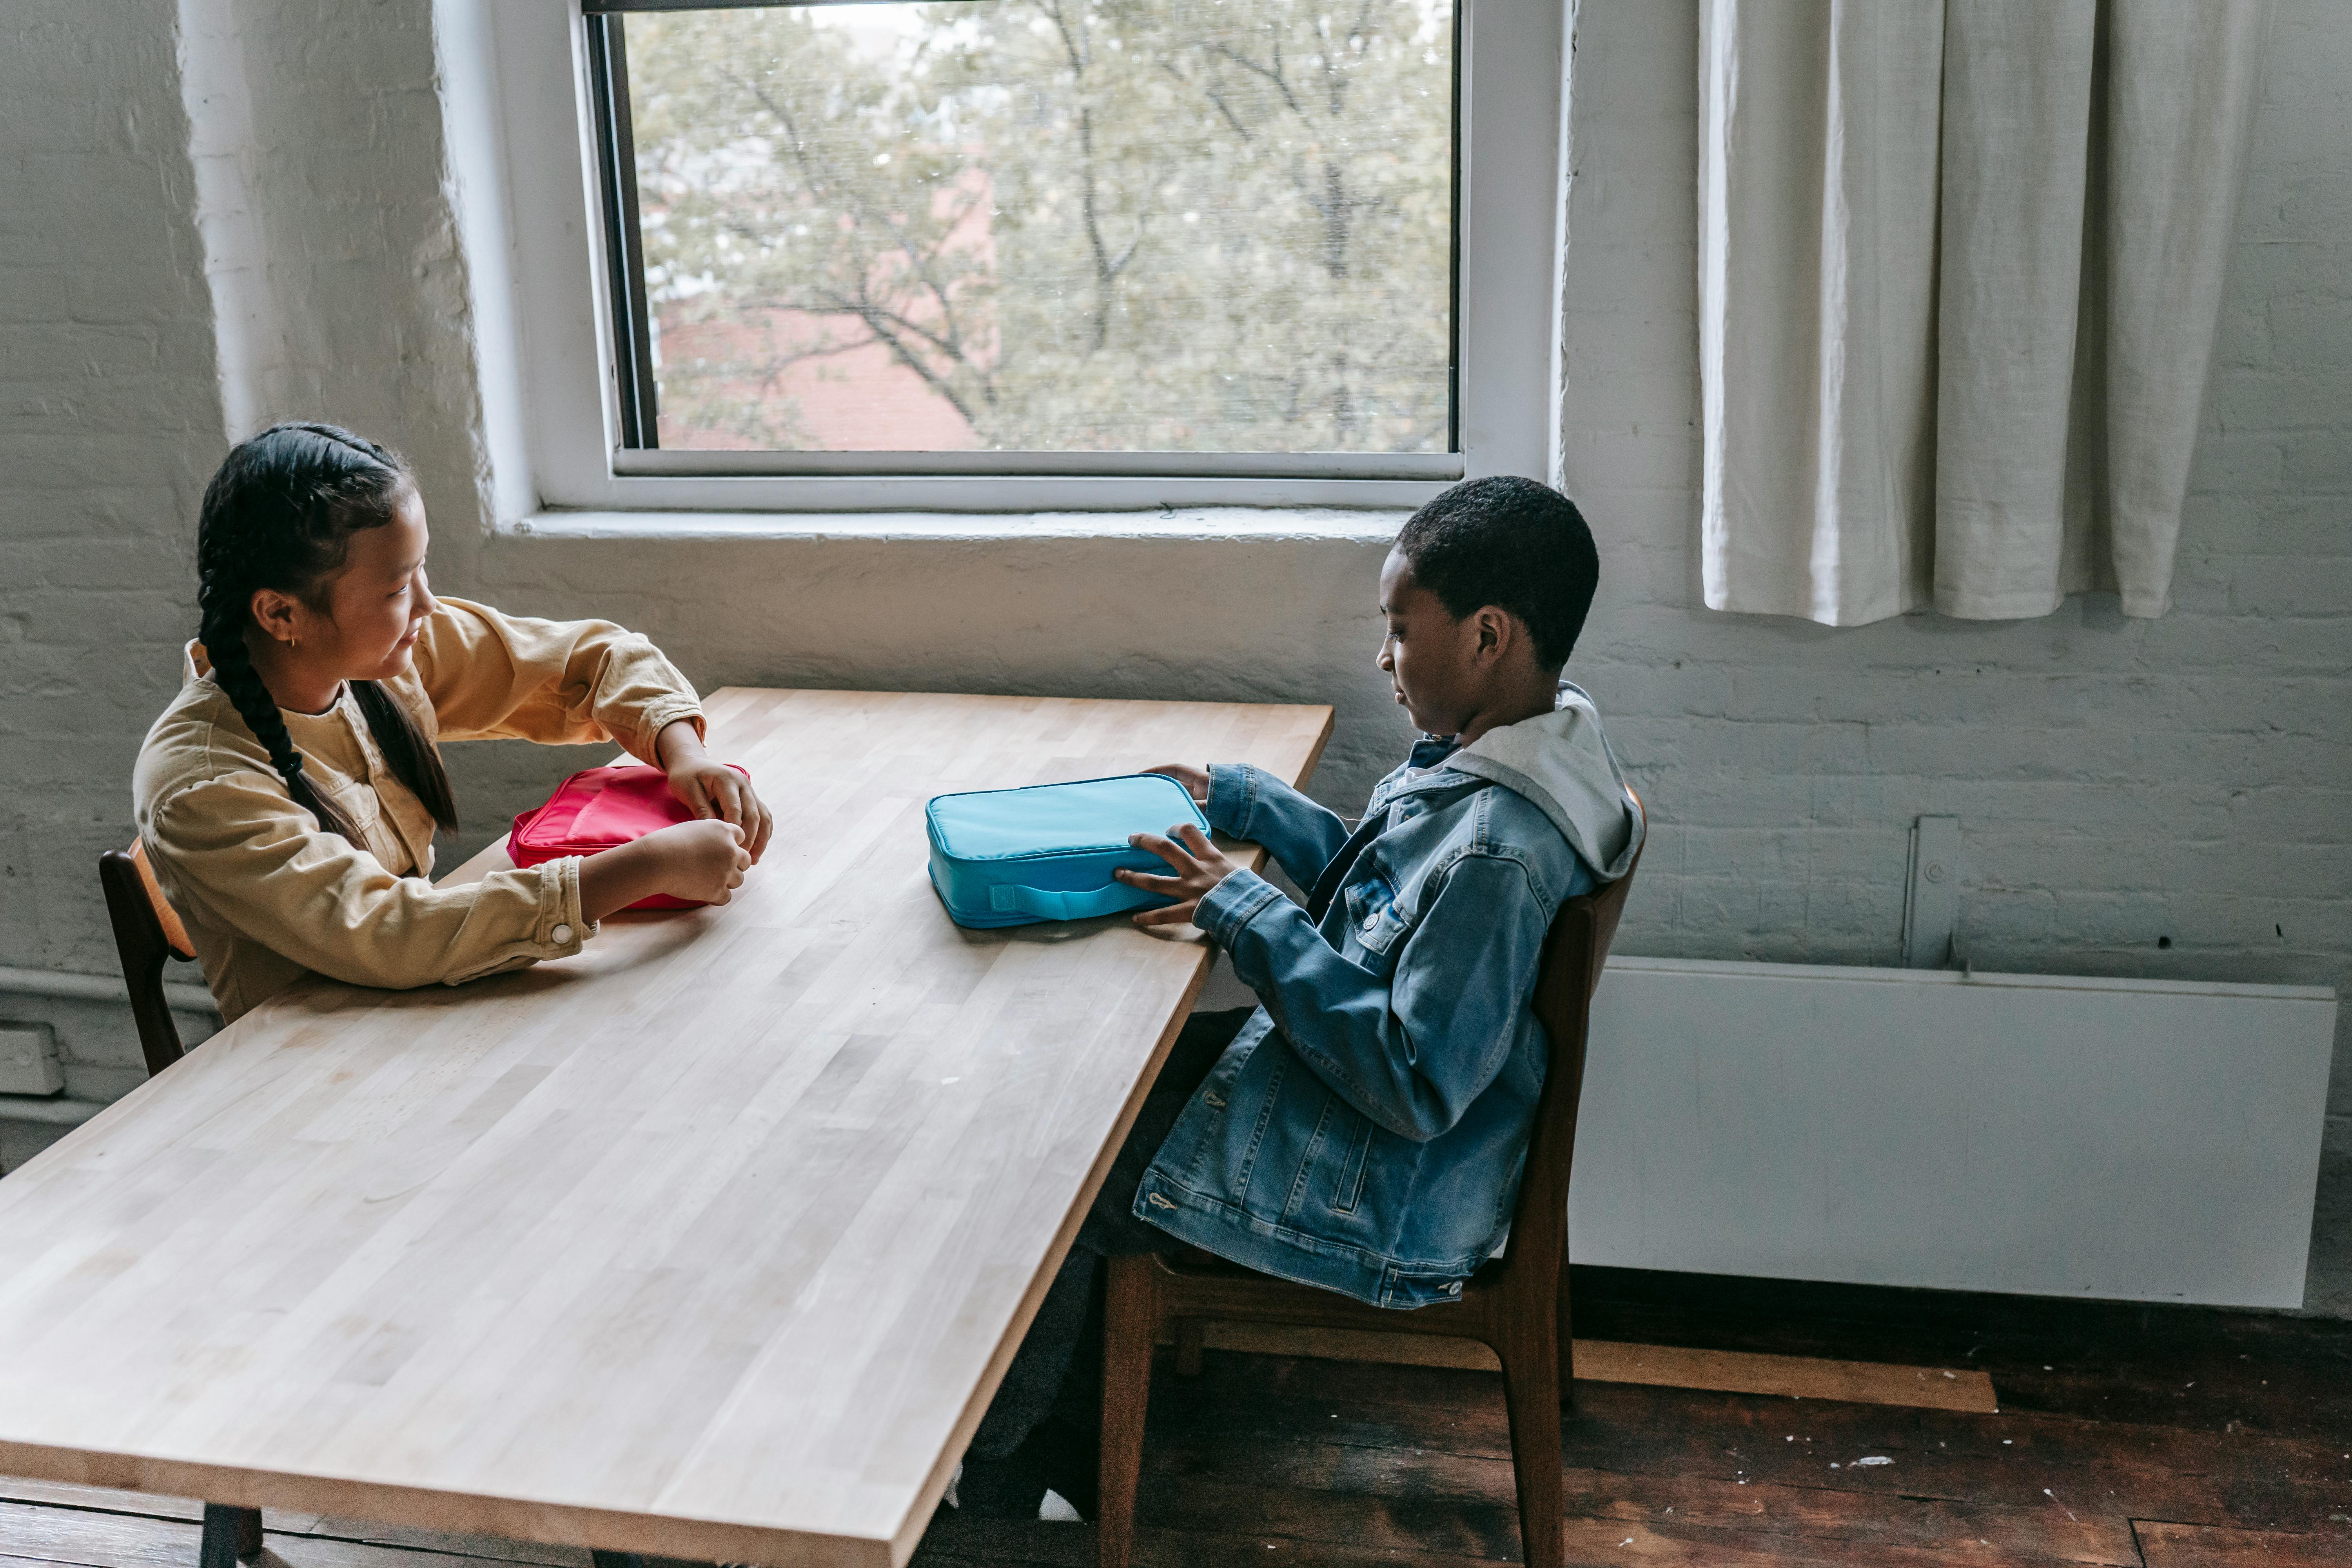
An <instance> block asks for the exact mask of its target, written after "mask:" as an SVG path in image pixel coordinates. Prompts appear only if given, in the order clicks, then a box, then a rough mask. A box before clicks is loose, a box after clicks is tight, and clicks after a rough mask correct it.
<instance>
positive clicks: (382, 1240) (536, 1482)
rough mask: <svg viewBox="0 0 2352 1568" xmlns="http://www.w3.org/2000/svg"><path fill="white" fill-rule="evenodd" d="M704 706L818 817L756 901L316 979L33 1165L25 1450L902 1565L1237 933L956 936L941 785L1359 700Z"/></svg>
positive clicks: (1121, 930)
mask: <svg viewBox="0 0 2352 1568" xmlns="http://www.w3.org/2000/svg"><path fill="white" fill-rule="evenodd" d="M708 706H709V716H710V721H711V741H712V750H713V751H714V752H715V753H716V754H718V755H719V756H720V757H722V758H727V759H730V760H735V761H740V762H742V763H744V764H745V765H746V766H748V767H749V768H750V769H751V773H752V774H753V776H754V777H755V778H756V779H758V781H759V783H760V785H761V792H762V794H763V795H764V796H765V797H766V798H767V799H768V800H769V802H770V803H771V804H772V805H773V806H774V807H775V809H776V817H777V831H776V841H775V844H774V846H773V847H772V848H771V849H770V851H769V852H768V857H767V860H766V863H765V864H763V865H762V866H761V867H759V868H757V869H755V870H754V871H753V872H752V874H751V878H750V879H749V880H748V881H747V882H746V883H745V885H744V887H743V888H742V889H741V890H740V892H739V894H738V895H737V897H736V900H735V901H734V902H733V903H731V904H730V905H729V906H727V907H725V908H722V909H711V910H694V911H690V912H685V913H679V914H668V915H630V916H622V917H616V918H615V919H614V920H612V921H607V922H606V923H605V927H604V933H603V934H602V935H601V936H600V937H598V938H597V939H596V940H595V941H593V942H591V943H590V944H589V946H588V948H587V950H586V951H585V952H583V953H581V954H580V955H578V956H577V957H574V958H570V959H565V960H562V961H560V962H555V963H543V964H541V965H539V966H538V967H536V968H533V969H530V970H526V971H523V972H520V973H512V974H506V975H500V976H498V977H495V978H493V979H489V980H486V981H481V982H478V983H476V984H470V985H467V986H463V987H458V988H454V989H452V988H445V987H433V988H430V989H426V990H420V991H409V992H385V991H373V990H364V989H361V988H357V987H352V986H347V985H341V984H331V983H328V982H325V981H312V982H308V983H305V984H301V985H299V986H297V987H295V988H294V989H293V990H292V991H290V992H289V993H287V994H283V995H282V996H280V997H278V998H275V999H273V1000H272V1001H271V1002H270V1003H268V1005H264V1006H263V1007H261V1008H259V1009H257V1010H256V1011H255V1012H254V1013H252V1014H251V1015H249V1016H247V1017H245V1018H243V1019H241V1020H239V1021H238V1022H237V1023H236V1025H234V1026H231V1027H230V1028H228V1029H226V1030H225V1031H223V1032H222V1033H221V1034H219V1035H217V1036H215V1037H214V1038H212V1039H211V1040H209V1041H207V1042H205V1045H203V1046H202V1047H199V1048H197V1049H196V1050H195V1051H194V1053H193V1054H192V1055H191V1056H190V1057H189V1058H187V1059H186V1060H185V1061H184V1062H182V1063H181V1064H180V1065H178V1066H176V1067H174V1068H171V1069H170V1071H168V1072H167V1073H165V1074H164V1075H163V1077H162V1078H160V1079H156V1080H155V1081H153V1082H152V1083H150V1084H148V1085H146V1086H145V1087H143V1088H142V1089H139V1090H138V1091H137V1092H135V1093H133V1094H131V1096H129V1097H128V1098H126V1099H125V1100H121V1102H119V1103H118V1104H116V1105H114V1106H113V1107H111V1108H110V1109H109V1110H107V1111H106V1112H105V1113H104V1114H103V1115H101V1116H100V1117H98V1118H96V1119H95V1120H93V1121H90V1122H89V1123H88V1124H87V1125H85V1126H83V1127H82V1128H80V1129H79V1130H78V1131H75V1132H74V1133H73V1134H72V1135H71V1136H69V1137H68V1138H67V1139H65V1140H64V1141H63V1142H59V1143H58V1144H57V1145H55V1146H54V1147H52V1148H51V1149H49V1150H48V1151H47V1152H44V1153H43V1154H41V1155H40V1156H39V1157H38V1158H37V1159H35V1160H33V1161H31V1162H30V1163H27V1164H26V1166H25V1167H24V1168H23V1169H22V1170H20V1171H17V1172H16V1173H12V1174H11V1175H10V1176H9V1177H8V1178H7V1180H6V1181H5V1182H0V1473H7V1474H15V1475H22V1476H28V1477H39V1478H44V1479H53V1480H64V1481H82V1482H89V1483H94V1484H98V1485H102V1486H113V1487H125V1488H132V1489H140V1490H144V1491H152V1492H162V1493H168V1494H173V1495H177V1496H183V1497H202V1498H205V1499H206V1500H211V1501H215V1502H220V1503H229V1504H238V1505H245V1506H262V1505H267V1506H270V1507H278V1508H287V1509H305V1510H319V1511H322V1512H330V1513H336V1514H341V1515H347V1516H357V1517H361V1518H367V1519H375V1520H383V1521H392V1522H396V1523H406V1524H416V1525H425V1526H431V1527H434V1528H437V1529H443V1530H449V1531H480V1532H484V1533H488V1534H493V1535H505V1536H512V1537H520V1538H524V1539H529V1540H536V1541H545V1542H568V1543H572V1544H581V1545H593V1546H601V1547H608V1548H620V1549H631V1550H637V1551H646V1552H663V1553H667V1554H669V1555H673V1556H681V1557H699V1558H712V1559H728V1560H740V1561H749V1562H754V1563H776V1564H782V1563H795V1564H796V1563H856V1564H883V1563H890V1564H897V1563H904V1562H905V1561H906V1559H907V1557H908V1554H909V1553H910V1552H912V1551H913V1550H914V1546H915V1543H916V1542H917V1540H918V1539H919V1537H920V1535H921V1533H922V1531H923V1529H924V1526H925V1525H926V1524H927V1523H928V1522H929V1519H930V1515H931V1511H932V1510H933V1509H934V1508H935V1507H936V1506H937V1505H938V1503H939V1500H940V1494H941V1493H942V1491H943V1490H944V1489H945V1488H946V1486H947V1482H948V1479H949V1477H950V1474H951V1473H952V1472H953V1469H954V1467H955V1464H956V1462H957V1460H958V1458H960V1457H961V1454H962V1452H963V1448H964V1446H965V1444H966V1443H967V1442H968V1441H969V1439H970V1437H971V1431H972V1428H973V1426H975V1425H976V1424H977V1423H978V1421H979V1419H980V1416H981V1413H982V1410H983V1409H985V1408H986V1406H987V1404H988V1401H989V1398H990V1396H991V1395H992V1394H993V1392H994V1391H995V1388H996V1385H997V1382H998V1379H999V1378H1000V1377H1001V1376H1002V1374H1003V1370H1004V1366H1005V1363H1007V1361H1008V1360H1009V1359H1010V1358H1011V1356H1012V1354H1013V1350H1014V1348H1015V1347H1016V1346H1017V1345H1018V1344H1019V1342H1020V1339H1021V1335H1022V1332H1023V1331H1024V1329H1025V1328H1026V1327H1027V1325H1028V1322H1029V1319H1030V1316H1031V1313H1032V1312H1033V1311H1034V1308H1035V1305H1036V1302H1037V1300H1038V1298H1039V1297H1040V1296H1041V1295H1042V1293H1043V1292H1044V1289H1045V1285H1046V1282H1047V1281H1048V1280H1049V1279H1051V1278H1052V1275H1053V1272H1054V1269H1055V1267H1056V1266H1057V1265H1058V1264H1059V1262H1060V1260H1061V1258H1062V1256H1063V1253H1064V1252H1065V1250H1066V1247H1068V1245H1069V1241H1070V1238H1071V1237H1072V1236H1073V1235H1074V1234H1075V1232H1076V1226H1077V1223H1078V1220H1079V1217H1080V1216H1081V1215H1082V1214H1083V1212H1084V1210H1085V1206H1086V1205H1087V1201H1088V1200H1089V1198H1090V1197H1091V1196H1092V1194H1093V1193H1094V1192H1095V1190H1096V1188H1097V1185H1098V1184H1099V1183H1100V1181H1101V1179H1102V1175H1103V1173H1104V1171H1105V1170H1106V1169H1107V1168H1108V1164H1109V1162H1110V1157H1111V1154H1112V1152H1114V1151H1115V1150H1116V1149H1117V1147H1118V1142H1119V1139H1120V1136H1121V1134H1122V1133H1123V1131H1125V1129H1126V1127H1127V1125H1128V1123H1129V1120H1130V1119H1131V1118H1132V1116H1133V1114H1134V1112H1135V1110H1136V1108H1137V1106H1138V1104H1139V1101H1140V1100H1141V1098H1142V1095H1143V1092H1144V1090H1145V1089H1147V1088H1148V1087H1149V1086H1150V1081H1151V1079H1152V1077H1153V1075H1154V1074H1155V1073H1156V1072H1157V1070H1158V1068H1159V1064H1160V1060H1161V1058H1162V1056H1163V1054H1164V1052H1165V1051H1166V1049H1167V1047H1168V1045H1169V1043H1170V1041H1171V1039H1172V1038H1173V1037H1174V1035H1175V1031H1176V1028H1177V1026H1178V1025H1179V1023H1180V1022H1181V1020H1182V1018H1183V1016H1184V1015H1185V1013H1186V1010H1187V1009H1188V1007H1189V1005H1190V1004H1191V1002H1192V997H1193V996H1194V994H1196V993H1197V992H1198V990H1199V988H1200V984H1201V982H1202V979H1203V978H1204V977H1205V975H1206V973H1207V970H1208V966H1209V958H1210V954H1209V952H1208V949H1207V948H1206V947H1205V945H1204V944H1203V943H1202V940H1201V939H1200V938H1199V936H1198V935H1197V934H1195V933H1193V932H1192V930H1191V928H1189V927H1178V928H1175V930H1176V931H1180V932H1181V933H1182V934H1181V935H1180V936H1172V937H1171V936H1169V935H1164V934H1146V933H1144V932H1141V931H1137V930H1135V929H1134V928H1133V927H1131V926H1130V925H1129V924H1128V923H1127V921H1125V920H1124V919H1123V918H1117V917H1114V918H1111V919H1108V920H1101V921H1086V922H1083V923H1078V924H1074V925H1066V926H1064V925H1040V926H1027V927H1017V928H1013V929H1011V930H1005V931H962V930H960V929H959V928H957V927H956V926H954V925H953V924H951V923H950V921H949V920H948V918H947V916H946V914H945V912H944V911H943V910H941V909H940V905H939V903H938V900H936V899H935V898H934V897H933V896H932V893H931V889H930V887H929V882H928V881H927V879H925V876H924V859H925V842H924V836H923V826H922V809H923V804H924V802H925V800H926V799H928V798H929V796H931V795H937V794H940V793H942V792H946V791H951V790H967V789H982V788H991V787H997V786H1004V785H1013V784H1037V783H1045V782H1052V781H1057V780H1064V779H1075V778H1087V777H1093V776H1097V775H1100V774H1106V773H1123V772H1130V771H1133V770H1134V769H1136V768H1139V767H1141V766H1144V765H1147V764H1149V763H1154V762H1160V761H1165V760H1169V759H1181V760H1192V761H1205V760H1209V759H1212V758H1214V759H1231V760H1237V761H1238V760H1246V761H1250V762H1255V763H1258V764H1259V765H1260V766H1262V767H1265V768H1267V769H1269V770H1271V771H1272V772H1274V773H1276V774H1278V775H1280V776H1281V777H1283V778H1286V779H1291V780H1303V779H1304V778H1305V777H1306V775H1307V773H1308V772H1309V771H1310V770H1311V769H1312V768H1313V766H1314V763H1315V759H1316V757H1317V754H1318V752H1319V751H1320V750H1321V747H1322V743H1323V741H1324V738H1325V736H1326V735H1327V734H1328V731H1329V726H1330V710H1328V709H1327V708H1321V707H1277V706H1245V705H1235V704H1219V703H1180V702H1109V701H1079V700H1045V699H1029V698H988V697H954V696H922V695H907V694H893V693H862V692H834V691H768V690H755V689H728V690H724V691H721V692H719V693H718V694H717V695H716V696H715V697H713V698H712V699H711V700H710V701H709V705H708ZM505 864H507V862H506V859H505V857H504V854H503V851H502V849H492V850H488V851H486V852H484V853H483V854H482V855H480V856H478V857H476V858H474V860H472V861H471V862H469V863H468V864H467V866H465V867H464V868H460V869H459V870H458V871H457V872H456V873H454V874H453V878H452V879H465V878H467V877H472V876H478V875H480V874H482V873H483V872H484V871H486V870H489V869H495V868H499V867H502V866H504V865H505Z"/></svg>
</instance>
